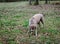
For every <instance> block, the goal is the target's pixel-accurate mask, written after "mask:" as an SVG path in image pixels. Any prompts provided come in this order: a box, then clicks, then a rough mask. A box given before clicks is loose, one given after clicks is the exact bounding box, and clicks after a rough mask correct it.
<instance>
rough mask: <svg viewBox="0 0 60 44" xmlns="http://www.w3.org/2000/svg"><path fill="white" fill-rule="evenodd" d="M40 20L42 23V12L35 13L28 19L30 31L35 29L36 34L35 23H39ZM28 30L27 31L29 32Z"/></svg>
mask: <svg viewBox="0 0 60 44" xmlns="http://www.w3.org/2000/svg"><path fill="white" fill-rule="evenodd" d="M40 22H41V23H42V24H43V25H44V16H43V14H35V15H34V16H33V17H31V18H30V19H29V28H30V31H31V30H32V31H33V30H36V31H35V33H36V34H35V35H36V36H37V25H38V24H39V25H40ZM30 31H29V32H30Z"/></svg>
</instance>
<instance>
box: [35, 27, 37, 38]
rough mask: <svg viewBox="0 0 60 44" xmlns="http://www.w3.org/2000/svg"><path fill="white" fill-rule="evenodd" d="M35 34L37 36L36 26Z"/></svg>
mask: <svg viewBox="0 0 60 44" xmlns="http://www.w3.org/2000/svg"><path fill="white" fill-rule="evenodd" d="M35 35H36V37H37V28H36V30H35Z"/></svg>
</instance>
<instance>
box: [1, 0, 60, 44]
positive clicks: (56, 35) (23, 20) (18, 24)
mask: <svg viewBox="0 0 60 44" xmlns="http://www.w3.org/2000/svg"><path fill="white" fill-rule="evenodd" d="M51 3H52V2H51ZM59 7H60V6H58V5H52V4H50V5H49V4H47V5H46V4H44V2H42V1H41V3H40V5H38V6H34V5H31V6H30V5H28V2H10V3H0V44H4V41H3V39H4V38H5V39H4V40H5V41H7V43H8V44H19V43H20V44H59V43H60V10H59V9H60V8H59ZM36 13H43V14H44V15H45V16H44V23H45V25H44V28H42V26H41V29H38V37H37V39H36V37H35V36H31V37H30V38H29V37H28V34H27V30H28V22H29V18H30V17H32V16H33V15H34V14H36ZM41 25H42V24H41ZM47 34H48V35H47Z"/></svg>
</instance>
